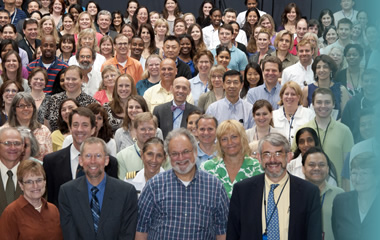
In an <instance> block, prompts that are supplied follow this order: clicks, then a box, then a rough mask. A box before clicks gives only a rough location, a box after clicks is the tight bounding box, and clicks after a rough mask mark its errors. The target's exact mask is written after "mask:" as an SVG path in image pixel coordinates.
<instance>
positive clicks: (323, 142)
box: [314, 118, 331, 150]
mask: <svg viewBox="0 0 380 240" xmlns="http://www.w3.org/2000/svg"><path fill="white" fill-rule="evenodd" d="M314 122H315V125H316V126H317V134H318V138H319V141H320V142H321V147H322V150H323V145H324V144H325V140H326V136H327V131H328V130H329V126H330V123H331V119H330V122H329V124H327V127H326V131H325V136H323V140H322V141H321V135H320V134H319V127H318V123H317V120H316V119H315V118H314Z"/></svg>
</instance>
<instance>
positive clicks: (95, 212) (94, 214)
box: [90, 187, 100, 233]
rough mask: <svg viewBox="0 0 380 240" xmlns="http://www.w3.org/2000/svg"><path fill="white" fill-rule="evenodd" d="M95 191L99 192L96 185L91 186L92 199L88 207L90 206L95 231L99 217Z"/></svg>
mask: <svg viewBox="0 0 380 240" xmlns="http://www.w3.org/2000/svg"><path fill="white" fill-rule="evenodd" d="M97 192H99V189H98V188H97V187H92V188H91V193H92V199H91V204H90V207H91V213H92V218H93V219H94V229H95V233H97V232H98V224H99V218H100V206H99V201H98V198H97V197H96V193H97Z"/></svg>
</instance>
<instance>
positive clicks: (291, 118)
mask: <svg viewBox="0 0 380 240" xmlns="http://www.w3.org/2000/svg"><path fill="white" fill-rule="evenodd" d="M280 99H281V100H280V102H279V103H278V104H279V105H280V108H279V109H277V110H275V111H273V123H274V127H275V128H279V129H281V130H282V134H283V135H284V136H285V137H286V138H287V139H288V141H289V142H290V143H291V142H292V141H293V138H294V135H295V133H296V130H297V129H298V128H299V127H301V126H303V125H304V124H305V123H307V122H309V121H310V120H312V119H313V117H314V112H313V111H312V110H310V109H308V108H305V107H303V106H302V90H301V88H300V86H299V85H298V83H296V82H293V81H290V82H286V83H285V84H284V85H283V86H282V88H281V91H280Z"/></svg>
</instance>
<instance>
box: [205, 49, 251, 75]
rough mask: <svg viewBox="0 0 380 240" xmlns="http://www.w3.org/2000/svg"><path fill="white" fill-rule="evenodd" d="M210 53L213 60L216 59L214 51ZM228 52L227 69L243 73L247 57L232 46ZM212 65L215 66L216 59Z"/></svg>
mask: <svg viewBox="0 0 380 240" xmlns="http://www.w3.org/2000/svg"><path fill="white" fill-rule="evenodd" d="M211 52H212V55H214V58H215V57H216V49H212V50H211ZM230 52H231V61H230V63H229V64H228V66H227V68H229V69H232V70H236V71H239V72H240V71H244V69H245V67H246V66H247V64H248V59H247V55H245V53H244V52H243V51H241V50H240V49H238V48H237V47H235V46H232V48H230ZM214 63H215V64H217V62H216V58H215V62H214Z"/></svg>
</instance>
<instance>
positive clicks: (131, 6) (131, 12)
mask: <svg viewBox="0 0 380 240" xmlns="http://www.w3.org/2000/svg"><path fill="white" fill-rule="evenodd" d="M136 9H137V3H135V2H130V3H129V4H128V8H127V12H128V14H129V16H131V17H133V15H134V14H135V12H136Z"/></svg>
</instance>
